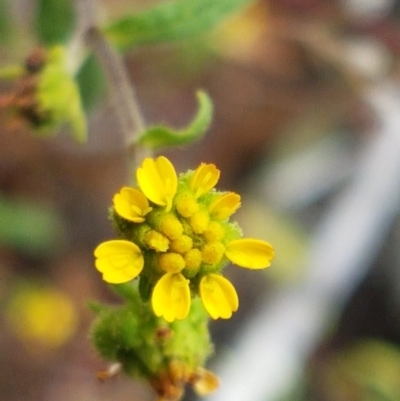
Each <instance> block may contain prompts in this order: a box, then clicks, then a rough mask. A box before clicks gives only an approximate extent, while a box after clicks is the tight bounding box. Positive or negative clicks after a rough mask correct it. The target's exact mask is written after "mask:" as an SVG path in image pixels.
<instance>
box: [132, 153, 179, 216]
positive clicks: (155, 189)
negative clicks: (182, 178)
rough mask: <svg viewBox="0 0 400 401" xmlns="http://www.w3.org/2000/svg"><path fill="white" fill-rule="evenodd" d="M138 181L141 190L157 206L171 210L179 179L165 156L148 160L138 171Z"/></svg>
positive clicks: (145, 160)
mask: <svg viewBox="0 0 400 401" xmlns="http://www.w3.org/2000/svg"><path fill="white" fill-rule="evenodd" d="M136 179H137V182H138V184H139V186H140V189H141V190H142V191H143V193H144V194H145V195H146V196H147V198H148V199H149V200H151V201H152V202H154V203H155V204H156V205H159V206H165V208H166V211H169V210H171V208H172V201H173V199H174V196H175V194H176V190H177V187H178V177H177V175H176V171H175V168H174V166H173V165H172V163H171V162H170V161H169V160H168V159H167V158H166V157H164V156H160V157H158V158H157V159H155V160H154V159H150V158H146V159H144V161H143V164H142V167H140V168H138V169H137V172H136Z"/></svg>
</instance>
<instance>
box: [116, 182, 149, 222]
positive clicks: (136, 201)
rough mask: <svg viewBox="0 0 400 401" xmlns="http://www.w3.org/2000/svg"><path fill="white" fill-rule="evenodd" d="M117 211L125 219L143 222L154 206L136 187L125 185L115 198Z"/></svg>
mask: <svg viewBox="0 0 400 401" xmlns="http://www.w3.org/2000/svg"><path fill="white" fill-rule="evenodd" d="M113 203H114V209H115V211H116V212H117V213H118V214H119V215H120V216H121V217H123V218H124V219H126V220H130V221H133V222H134V223H142V222H143V221H144V220H145V216H146V214H147V213H149V212H150V211H151V210H152V208H151V207H150V206H149V201H148V200H147V198H146V197H145V196H144V195H143V193H142V192H140V191H139V190H138V189H136V188H130V187H123V188H122V189H121V190H120V191H119V193H117V194H116V195H115V196H114V198H113Z"/></svg>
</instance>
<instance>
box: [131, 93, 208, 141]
mask: <svg viewBox="0 0 400 401" xmlns="http://www.w3.org/2000/svg"><path fill="white" fill-rule="evenodd" d="M197 99H198V102H199V109H198V111H197V114H196V116H195V117H194V119H193V120H192V122H191V123H190V124H189V125H188V126H187V127H186V128H184V129H183V130H179V131H177V130H173V129H171V128H168V127H165V126H163V125H160V126H155V127H149V128H148V129H147V130H146V131H145V132H144V133H143V135H142V136H141V137H140V139H139V143H140V144H142V145H145V146H149V147H152V148H154V149H157V148H161V147H165V146H179V145H185V144H188V143H191V142H193V141H195V140H196V139H200V138H201V137H202V136H203V135H204V134H205V132H206V130H207V129H208V128H209V126H210V124H211V119H212V113H213V104H212V101H211V99H210V97H209V96H208V95H207V94H206V93H205V92H203V91H199V92H197Z"/></svg>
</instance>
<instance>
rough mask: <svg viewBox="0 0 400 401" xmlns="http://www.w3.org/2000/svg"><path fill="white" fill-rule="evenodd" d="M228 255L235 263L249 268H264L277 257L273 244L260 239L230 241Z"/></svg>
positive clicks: (226, 251) (226, 252)
mask: <svg viewBox="0 0 400 401" xmlns="http://www.w3.org/2000/svg"><path fill="white" fill-rule="evenodd" d="M225 255H226V257H227V258H228V259H229V260H230V261H231V262H232V263H234V264H236V265H238V266H241V267H247V268H248V269H264V268H266V267H268V266H270V265H271V261H272V259H274V257H275V252H274V248H273V247H272V245H271V244H269V243H268V242H265V241H261V240H258V239H250V238H245V239H238V240H234V241H230V242H228V244H227V245H226V250H225Z"/></svg>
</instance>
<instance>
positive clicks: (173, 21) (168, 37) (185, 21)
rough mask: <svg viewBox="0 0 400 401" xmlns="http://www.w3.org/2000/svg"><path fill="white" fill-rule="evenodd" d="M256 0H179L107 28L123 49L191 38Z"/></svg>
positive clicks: (115, 43) (113, 39) (109, 35)
mask: <svg viewBox="0 0 400 401" xmlns="http://www.w3.org/2000/svg"><path fill="white" fill-rule="evenodd" d="M252 1H254V0H175V1H170V2H162V3H160V4H157V5H156V6H155V7H153V8H151V9H149V10H146V11H144V12H142V13H140V14H132V15H128V16H126V17H124V18H122V19H120V20H118V21H116V22H114V23H113V24H111V25H109V26H108V27H106V28H105V29H104V32H105V34H106V35H107V36H108V38H109V39H110V40H111V42H112V43H113V44H114V45H115V46H117V47H118V48H119V49H120V50H126V49H128V48H130V47H132V46H138V45H148V44H154V43H165V42H172V41H176V40H182V39H188V38H192V37H194V36H197V35H200V34H203V33H205V32H207V31H209V30H210V29H212V28H214V27H215V26H216V25H217V24H218V23H220V22H221V21H222V20H223V19H224V18H226V17H228V16H229V15H230V14H232V13H235V12H238V11H239V10H240V9H241V8H243V7H244V6H245V5H247V4H250V3H251V2H252Z"/></svg>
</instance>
